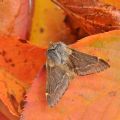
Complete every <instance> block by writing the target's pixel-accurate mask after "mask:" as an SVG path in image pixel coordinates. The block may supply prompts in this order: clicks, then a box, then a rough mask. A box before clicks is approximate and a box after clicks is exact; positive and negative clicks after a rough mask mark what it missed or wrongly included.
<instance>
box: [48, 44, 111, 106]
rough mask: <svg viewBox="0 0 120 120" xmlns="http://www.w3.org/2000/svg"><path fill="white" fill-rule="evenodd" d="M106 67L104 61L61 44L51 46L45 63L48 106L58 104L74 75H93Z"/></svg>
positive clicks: (106, 64)
mask: <svg viewBox="0 0 120 120" xmlns="http://www.w3.org/2000/svg"><path fill="white" fill-rule="evenodd" d="M108 67H110V66H109V64H108V63H107V62H105V61H104V60H102V59H99V58H97V57H96V56H91V55H88V54H86V53H82V52H78V51H76V50H74V49H70V48H68V47H67V46H66V45H65V44H64V43H62V42H57V43H53V44H51V45H50V46H49V48H48V51H47V62H46V69H47V83H46V98H47V102H48V105H49V106H51V107H52V106H54V105H56V104H57V103H58V101H59V100H60V98H61V97H62V96H63V94H64V92H65V91H66V89H67V88H68V85H69V80H71V79H72V78H73V77H74V76H75V75H88V74H93V73H97V72H100V71H103V70H105V69H106V68H108Z"/></svg>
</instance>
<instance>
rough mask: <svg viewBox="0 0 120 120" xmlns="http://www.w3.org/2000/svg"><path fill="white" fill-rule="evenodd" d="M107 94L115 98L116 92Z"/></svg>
mask: <svg viewBox="0 0 120 120" xmlns="http://www.w3.org/2000/svg"><path fill="white" fill-rule="evenodd" d="M108 94H109V95H110V96H116V94H117V92H116V91H110V92H109V93H108Z"/></svg>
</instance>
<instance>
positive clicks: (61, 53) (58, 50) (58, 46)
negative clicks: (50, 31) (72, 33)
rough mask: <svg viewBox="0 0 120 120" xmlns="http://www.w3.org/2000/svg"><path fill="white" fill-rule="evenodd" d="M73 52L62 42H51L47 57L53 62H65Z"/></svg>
mask: <svg viewBox="0 0 120 120" xmlns="http://www.w3.org/2000/svg"><path fill="white" fill-rule="evenodd" d="M70 54H71V50H70V49H69V48H68V47H67V46H66V45H65V44H64V43H62V42H57V43H52V44H50V46H49V48H48V51H47V59H48V61H49V62H51V63H52V64H64V63H66V60H67V59H68V56H69V55H70Z"/></svg>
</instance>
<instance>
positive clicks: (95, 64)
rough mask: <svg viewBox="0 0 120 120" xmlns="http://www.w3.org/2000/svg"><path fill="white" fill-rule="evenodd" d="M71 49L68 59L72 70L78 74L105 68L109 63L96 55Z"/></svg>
mask: <svg viewBox="0 0 120 120" xmlns="http://www.w3.org/2000/svg"><path fill="white" fill-rule="evenodd" d="M71 50H72V53H71V55H70V56H69V60H70V62H71V64H72V68H73V70H74V72H75V73H76V74H78V75H88V74H93V73H97V72H100V71H103V70H105V69H107V68H108V67H110V66H109V64H108V63H107V62H105V61H104V60H102V59H99V58H98V57H96V56H92V55H88V54H86V53H82V52H78V51H76V50H73V49H71Z"/></svg>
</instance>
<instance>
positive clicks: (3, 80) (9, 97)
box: [0, 68, 26, 116]
mask: <svg viewBox="0 0 120 120" xmlns="http://www.w3.org/2000/svg"><path fill="white" fill-rule="evenodd" d="M0 88H1V92H0V99H1V101H2V102H3V103H4V104H5V105H6V106H7V108H8V109H9V110H10V112H11V113H12V114H13V115H15V116H19V114H20V112H21V109H22V108H21V107H22V106H20V105H21V103H22V102H23V98H24V95H25V93H26V90H25V84H24V83H22V82H20V81H19V80H18V79H16V78H15V77H14V76H13V75H11V74H10V73H9V72H7V71H5V70H4V69H2V68H0Z"/></svg>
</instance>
